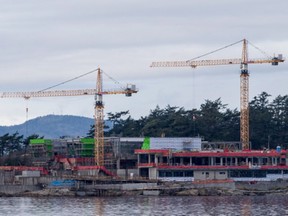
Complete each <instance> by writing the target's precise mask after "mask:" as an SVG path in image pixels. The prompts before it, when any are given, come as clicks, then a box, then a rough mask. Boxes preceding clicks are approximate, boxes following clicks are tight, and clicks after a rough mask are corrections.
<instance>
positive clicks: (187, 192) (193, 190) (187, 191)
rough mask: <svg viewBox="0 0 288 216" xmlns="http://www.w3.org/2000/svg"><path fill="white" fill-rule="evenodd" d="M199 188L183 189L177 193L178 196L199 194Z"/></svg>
mask: <svg viewBox="0 0 288 216" xmlns="http://www.w3.org/2000/svg"><path fill="white" fill-rule="evenodd" d="M198 194H199V192H198V189H190V190H183V191H179V192H177V193H176V195H177V196H198Z"/></svg>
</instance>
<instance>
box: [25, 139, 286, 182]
mask: <svg viewBox="0 0 288 216" xmlns="http://www.w3.org/2000/svg"><path fill="white" fill-rule="evenodd" d="M93 148H94V139H91V138H83V139H65V140H43V139H36V140H31V142H30V148H29V149H30V154H31V156H32V158H33V164H34V165H35V166H44V167H45V168H47V169H48V170H66V171H77V170H78V171H79V170H82V174H89V173H88V172H87V171H86V172H84V170H85V169H86V170H93V169H94V170H95V169H96V167H95V166H93V165H94V164H95V161H94V155H93ZM45 160H46V161H45ZM105 168H106V169H107V170H109V172H112V173H114V174H115V176H116V175H117V176H119V177H125V178H130V177H140V178H145V179H150V180H163V181H195V180H225V179H234V180H235V181H251V180H257V181H271V180H276V179H278V178H282V179H283V178H288V154H287V153H286V150H283V149H282V148H281V147H280V146H279V147H277V149H276V150H267V149H266V150H262V151H259V150H258V151H256V150H242V146H241V143H239V142H205V141H202V140H201V138H199V137H183V138H167V137H161V138H160V137H159V138H153V137H151V138H149V137H146V138H107V139H105ZM90 173H91V171H90Z"/></svg>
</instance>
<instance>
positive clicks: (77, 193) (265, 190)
mask: <svg viewBox="0 0 288 216" xmlns="http://www.w3.org/2000/svg"><path fill="white" fill-rule="evenodd" d="M9 187H11V188H10V189H13V188H15V187H19V185H14V186H13V185H9V186H8V185H7V186H6V189H8V188H9ZM11 191H12V190H10V191H9V192H5V191H3V190H2V191H1V192H0V197H64V196H65V197H119V196H263V195H272V194H281V195H288V182H287V181H275V182H227V183H221V184H220V183H205V182H200V183H199V182H198V183H197V184H195V182H194V183H193V182H161V183H160V184H157V183H147V184H143V183H140V184H139V183H134V184H133V183H132V184H131V183H130V184H125V183H123V184H117V185H115V184H105V185H103V184H101V185H93V186H89V187H81V188H76V187H46V188H41V186H38V188H35V187H34V188H33V189H30V190H29V189H27V188H23V190H22V191H21V190H20V191H19V190H15V192H11Z"/></svg>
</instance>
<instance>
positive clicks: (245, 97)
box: [151, 39, 284, 150]
mask: <svg viewBox="0 0 288 216" xmlns="http://www.w3.org/2000/svg"><path fill="white" fill-rule="evenodd" d="M241 42H243V47H242V58H232V59H216V60H197V61H196V60H188V61H161V62H152V64H151V67H192V68H196V67H198V66H216V65H229V64H240V69H241V74H240V140H241V142H242V148H243V149H245V150H249V149H250V144H249V72H248V64H263V63H271V64H272V65H278V63H279V62H284V59H283V57H282V55H278V56H277V57H271V58H270V57H269V58H265V59H248V49H247V42H248V41H247V40H246V39H243V40H241ZM237 43H238V42H237ZM234 44H236V43H234ZM234 44H232V45H234ZM226 47H228V46H226ZM226 47H224V48H226ZM222 49H223V48H222ZM219 50H220V49H219ZM217 51H218V50H217ZM211 53H212V52H211ZM209 54H210V53H209ZM203 56H204V55H203Z"/></svg>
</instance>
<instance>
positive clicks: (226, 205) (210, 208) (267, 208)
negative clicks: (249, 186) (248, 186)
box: [0, 195, 288, 216]
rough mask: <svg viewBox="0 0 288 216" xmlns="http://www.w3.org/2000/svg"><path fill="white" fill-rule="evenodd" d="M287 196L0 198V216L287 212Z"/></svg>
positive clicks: (286, 213)
mask: <svg viewBox="0 0 288 216" xmlns="http://www.w3.org/2000/svg"><path fill="white" fill-rule="evenodd" d="M287 205H288V195H287V196H285V195H282V196H281V195H276V196H275V195H273V196H271V195H270V196H230V197H229V196H227V197H217V196H215V197H209V196H207V197H198V196H196V197H148V196H135V197H102V198H97V197H85V198H75V197H72V198H63V197H55V198H52V197H49V198H28V197H26V198H25V197H6V198H3V197H2V198H0V206H1V208H0V215H15V216H16V215H17V216H18V215H20V216H27V215H29V216H30V215H37V216H38V215H39V216H46V215H47V216H48V215H49V216H50V215H53V216H58V215H59V216H60V215H61V216H66V215H69V216H74V215H77V216H80V215H85V216H98V215H99V216H103V215H105V216H106V215H117V216H118V215H125V216H127V215H128V216H132V215H133V216H134V215H141V216H142V215H159V216H160V215H201V216H202V215H203V216H209V215H215V216H216V215H217V216H218V215H225V216H226V215H233V216H234V215H240V216H250V215H253V216H254V215H288V211H287V209H288V206H287Z"/></svg>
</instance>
